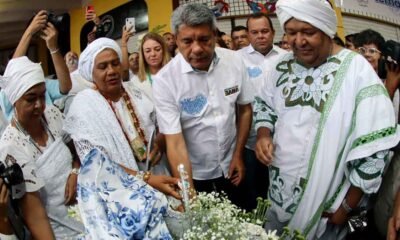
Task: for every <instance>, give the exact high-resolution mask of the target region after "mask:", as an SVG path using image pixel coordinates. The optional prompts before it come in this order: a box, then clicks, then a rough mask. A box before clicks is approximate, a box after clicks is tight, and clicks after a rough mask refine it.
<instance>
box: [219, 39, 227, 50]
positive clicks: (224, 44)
mask: <svg viewBox="0 0 400 240" xmlns="http://www.w3.org/2000/svg"><path fill="white" fill-rule="evenodd" d="M217 43H218V45H219V47H221V48H227V49H228V46H227V45H226V43H225V42H224V40H222V38H220V37H217Z"/></svg>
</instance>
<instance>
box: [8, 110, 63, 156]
mask: <svg viewBox="0 0 400 240" xmlns="http://www.w3.org/2000/svg"><path fill="white" fill-rule="evenodd" d="M13 120H14V122H15V127H16V129H17V130H18V131H20V132H21V133H23V134H24V135H25V136H27V137H29V142H30V143H31V144H32V145H33V146H34V147H35V148H36V149H37V150H38V151H39V152H40V153H41V154H43V152H42V150H41V149H40V146H39V144H38V143H37V142H36V141H35V140H33V138H32V137H31V135H30V134H29V133H28V132H27V131H26V130H25V128H24V127H22V125H21V124H20V123H19V121H18V119H17V118H16V117H15V116H14V117H13ZM40 123H41V124H42V126H43V127H44V129H45V131H47V132H48V133H49V135H50V137H51V139H52V140H53V142H54V140H55V138H54V136H53V133H51V131H50V129H49V126H48V125H47V122H46V121H45V120H44V119H43V117H42V118H41V119H40Z"/></svg>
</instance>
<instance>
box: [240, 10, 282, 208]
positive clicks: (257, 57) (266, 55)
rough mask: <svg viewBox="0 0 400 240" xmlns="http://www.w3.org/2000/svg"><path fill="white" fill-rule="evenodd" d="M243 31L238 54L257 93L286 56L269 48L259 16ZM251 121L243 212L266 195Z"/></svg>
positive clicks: (269, 28)
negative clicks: (245, 33) (245, 34)
mask: <svg viewBox="0 0 400 240" xmlns="http://www.w3.org/2000/svg"><path fill="white" fill-rule="evenodd" d="M246 27H247V29H248V37H249V40H250V45H249V46H247V47H244V48H242V49H240V50H238V53H239V54H240V55H241V56H242V57H243V60H244V64H245V66H246V69H247V74H248V75H249V79H250V82H251V84H252V85H253V88H254V89H260V87H259V86H264V85H265V84H266V81H269V79H268V74H267V73H268V72H269V71H271V69H275V67H276V62H277V60H278V59H279V58H281V57H282V56H283V55H284V54H286V53H287V52H286V51H285V50H283V49H281V48H279V47H278V46H275V45H274V44H273V41H274V36H275V29H274V27H273V25H272V22H271V19H270V18H269V17H268V16H267V15H266V14H263V13H255V14H253V15H250V17H249V18H248V19H247V22H246ZM254 120H255V119H253V123H252V127H251V130H250V133H249V139H248V140H247V143H246V147H245V149H244V162H245V167H246V175H245V179H244V182H243V185H242V186H241V190H243V191H244V193H243V194H241V195H242V196H243V197H242V201H244V205H245V209H246V210H249V211H250V210H252V209H254V208H256V206H257V201H256V199H257V197H262V198H266V197H267V191H268V168H267V166H265V165H264V164H262V163H261V162H260V161H259V160H258V159H257V158H256V154H255V152H254V148H255V144H256V136H257V133H256V131H255V129H254V124H255V121H254Z"/></svg>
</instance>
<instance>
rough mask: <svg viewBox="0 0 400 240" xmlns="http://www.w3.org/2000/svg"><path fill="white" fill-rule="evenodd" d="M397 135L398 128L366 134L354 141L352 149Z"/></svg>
mask: <svg viewBox="0 0 400 240" xmlns="http://www.w3.org/2000/svg"><path fill="white" fill-rule="evenodd" d="M395 133H396V127H388V128H384V129H380V130H377V131H374V132H372V133H369V134H366V135H364V136H361V137H359V138H357V139H356V140H354V142H353V144H352V145H351V149H354V148H356V147H359V146H361V145H364V144H367V143H371V142H373V141H376V140H378V139H381V138H384V137H387V136H390V135H393V134H395Z"/></svg>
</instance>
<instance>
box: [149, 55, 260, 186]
mask: <svg viewBox="0 0 400 240" xmlns="http://www.w3.org/2000/svg"><path fill="white" fill-rule="evenodd" d="M215 54H216V55H215V58H214V60H213V62H212V63H211V66H210V68H209V70H208V71H207V72H206V71H198V70H194V69H193V68H192V67H191V66H190V64H189V63H188V62H186V60H185V59H184V57H183V56H182V55H181V54H178V55H177V56H175V58H173V59H172V60H171V61H170V62H169V63H168V64H167V65H166V66H164V68H163V69H161V70H160V72H159V73H158V74H157V75H156V77H155V78H154V83H153V94H154V101H155V106H156V113H157V120H158V124H159V127H160V131H161V132H162V133H164V134H177V133H181V132H182V134H183V136H184V138H185V142H186V146H187V150H188V152H189V159H190V161H191V163H192V172H193V179H196V180H206V179H214V178H218V177H221V176H222V175H224V176H227V174H228V170H229V164H230V162H231V160H232V154H233V151H234V148H235V144H236V123H235V121H236V115H235V113H236V106H235V105H236V103H238V104H248V103H251V102H252V101H253V99H254V95H253V90H252V87H251V84H250V83H249V81H248V74H247V72H246V68H245V66H244V64H243V61H242V60H241V58H240V55H239V54H237V53H236V52H234V51H231V50H227V49H222V48H216V49H215Z"/></svg>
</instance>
